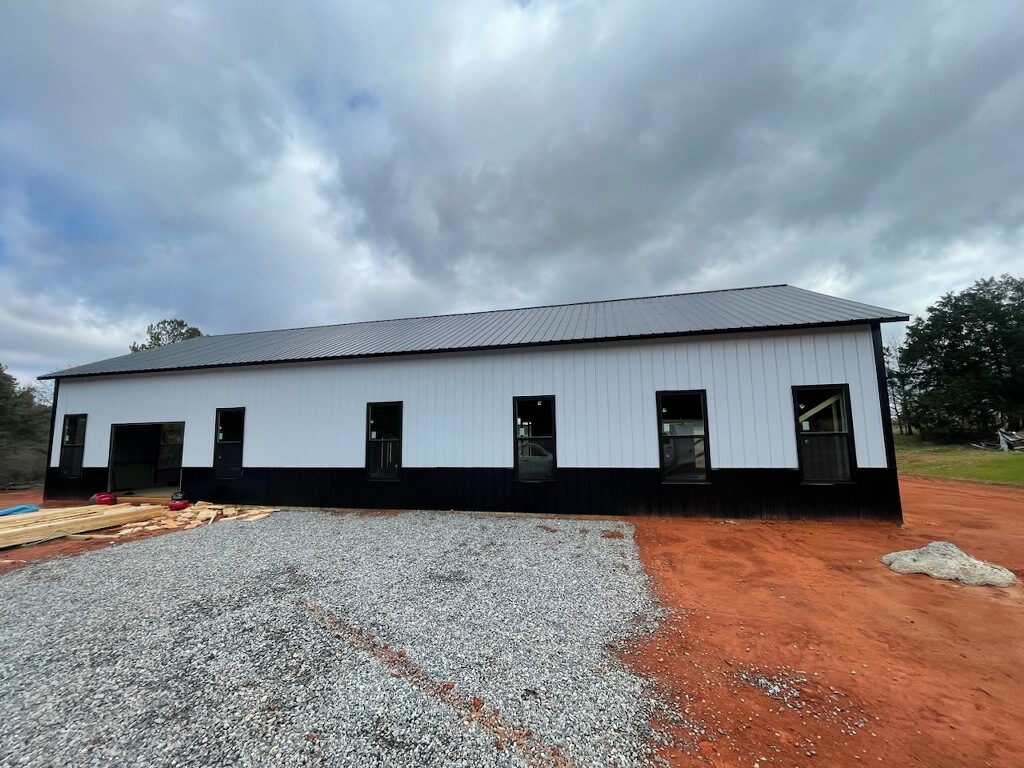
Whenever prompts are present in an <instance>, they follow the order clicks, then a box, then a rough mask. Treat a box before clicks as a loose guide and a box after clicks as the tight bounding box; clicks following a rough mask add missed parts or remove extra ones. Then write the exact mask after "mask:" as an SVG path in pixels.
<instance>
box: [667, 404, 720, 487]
mask: <svg viewBox="0 0 1024 768" xmlns="http://www.w3.org/2000/svg"><path fill="white" fill-rule="evenodd" d="M662 395H700V407H701V410H702V411H703V412H704V477H703V478H701V479H697V478H694V479H692V480H667V479H666V478H665V456H664V454H663V452H662V450H661V398H662ZM654 410H655V413H654V417H655V419H656V421H657V427H658V431H657V437H658V470H659V472H660V473H661V483H662V485H711V469H712V466H711V435H710V432H711V424H710V419H709V418H708V391H707V390H706V389H659V390H658V391H657V392H655V393H654Z"/></svg>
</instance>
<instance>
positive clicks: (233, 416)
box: [217, 408, 245, 443]
mask: <svg viewBox="0 0 1024 768" xmlns="http://www.w3.org/2000/svg"><path fill="white" fill-rule="evenodd" d="M244 432H245V409H243V408H231V409H226V408H225V409H221V410H218V411H217V442H218V443H240V442H242V437H243V434H244Z"/></svg>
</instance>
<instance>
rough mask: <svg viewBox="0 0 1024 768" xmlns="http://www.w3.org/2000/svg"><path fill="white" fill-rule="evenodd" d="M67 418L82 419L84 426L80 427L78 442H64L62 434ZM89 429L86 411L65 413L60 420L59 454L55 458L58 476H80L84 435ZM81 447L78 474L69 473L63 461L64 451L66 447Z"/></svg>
mask: <svg viewBox="0 0 1024 768" xmlns="http://www.w3.org/2000/svg"><path fill="white" fill-rule="evenodd" d="M68 419H82V421H83V422H84V424H85V426H84V427H83V428H82V442H80V443H65V442H64V435H66V434H67V431H68ZM88 429H89V414H87V413H65V414H64V420H63V421H62V422H61V429H60V456H59V457H58V459H57V467H58V469H59V470H60V476H61V477H64V478H67V479H69V480H77V479H79V478H81V477H82V471H83V469H84V468H85V435H86V432H87V431H88ZM69 447H70V448H81V449H82V462H81V463H80V464H79V465H78V474H74V475H73V474H70V473H69V472H68V468H67V465H66V464H65V462H64V451H65V449H66V448H69Z"/></svg>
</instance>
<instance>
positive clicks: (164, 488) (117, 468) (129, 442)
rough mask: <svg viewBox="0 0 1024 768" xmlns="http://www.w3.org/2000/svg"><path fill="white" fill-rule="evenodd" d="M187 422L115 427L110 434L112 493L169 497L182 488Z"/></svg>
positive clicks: (109, 483)
mask: <svg viewBox="0 0 1024 768" xmlns="http://www.w3.org/2000/svg"><path fill="white" fill-rule="evenodd" d="M184 438H185V422H183V421H169V422H163V423H160V424H114V425H113V426H112V427H111V435H110V476H109V479H108V483H107V487H108V490H111V491H120V492H121V493H126V492H128V491H133V492H134V493H135V494H136V495H139V496H169V495H170V494H171V493H172V492H174V491H176V490H178V489H179V488H180V487H181V449H182V445H183V444H184V442H185V440H184Z"/></svg>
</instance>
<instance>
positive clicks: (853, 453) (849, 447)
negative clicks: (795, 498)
mask: <svg viewBox="0 0 1024 768" xmlns="http://www.w3.org/2000/svg"><path fill="white" fill-rule="evenodd" d="M791 389H792V393H793V415H792V418H791V419H790V424H791V425H792V429H793V434H794V436H795V437H796V462H797V466H798V467H799V468H800V485H856V484H857V479H856V478H857V446H856V443H855V441H854V439H853V401H852V400H851V399H850V385H849V384H848V383H843V384H794V385H793V386H792V388H791ZM805 389H809V390H815V389H839V390H842V392H843V398H844V400H845V403H846V456H847V460H848V461H849V462H850V479H849V480H805V479H804V462H803V458H801V453H800V430H799V429H797V423H798V421H797V420H798V419H799V418H800V417H799V412H800V403H799V402H798V400H797V391H798V390H805ZM814 434H816V435H841V434H843V433H842V432H815V433H814Z"/></svg>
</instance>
